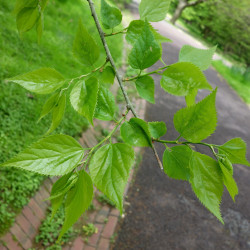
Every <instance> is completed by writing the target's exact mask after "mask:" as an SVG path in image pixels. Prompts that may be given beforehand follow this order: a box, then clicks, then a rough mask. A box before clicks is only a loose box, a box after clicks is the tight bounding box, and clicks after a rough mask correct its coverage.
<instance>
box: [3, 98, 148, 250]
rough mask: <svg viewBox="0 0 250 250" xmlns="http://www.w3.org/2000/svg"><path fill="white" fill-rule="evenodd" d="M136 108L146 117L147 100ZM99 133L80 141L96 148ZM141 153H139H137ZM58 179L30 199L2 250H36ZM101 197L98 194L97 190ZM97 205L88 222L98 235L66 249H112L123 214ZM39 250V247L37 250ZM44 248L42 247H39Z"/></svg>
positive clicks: (106, 125)
mask: <svg viewBox="0 0 250 250" xmlns="http://www.w3.org/2000/svg"><path fill="white" fill-rule="evenodd" d="M134 103H135V106H136V109H137V112H138V113H139V116H140V117H144V110H145V109H144V107H145V101H143V100H140V99H137V100H135V102H134ZM128 118H130V117H128ZM98 126H101V127H102V128H104V129H108V130H111V129H112V128H113V127H114V124H110V123H108V122H100V121H96V122H95V127H98ZM97 136H98V132H97V131H95V130H94V128H93V127H91V128H89V129H88V130H87V131H86V132H85V133H83V135H82V137H81V138H80V139H79V142H80V144H81V145H83V146H85V147H93V146H94V145H96V144H97V139H96V137H97ZM136 151H137V153H138V152H139V150H136ZM132 176H133V170H132V171H131V174H130V178H129V183H130V181H131V179H132ZM55 181H56V179H53V178H48V179H46V180H45V181H44V183H43V185H42V186H41V188H40V189H39V191H38V192H37V193H36V195H35V196H34V197H33V198H32V199H31V200H30V202H29V203H28V205H26V206H25V207H24V208H23V210H22V212H21V213H20V214H19V215H18V216H17V217H16V222H15V224H14V225H13V226H12V227H11V228H10V230H9V232H8V233H7V234H5V235H4V236H3V237H2V238H1V239H0V250H6V249H9V250H19V249H20V250H23V249H25V250H27V249H29V248H32V247H33V249H34V246H35V241H34V240H35V236H36V235H37V233H38V229H39V226H40V225H41V222H42V220H43V219H44V218H45V217H46V210H47V208H48V207H49V205H50V202H49V201H44V199H47V198H48V197H49V196H50V190H51V188H52V185H53V183H54V182H55ZM129 183H128V185H127V187H126V190H125V195H126V193H127V191H128V187H129ZM96 192H97V194H98V191H96ZM93 204H94V205H95V207H96V209H95V211H93V212H90V213H89V217H88V219H87V221H88V223H93V224H94V225H95V226H96V227H97V228H98V232H97V233H96V234H93V235H92V236H91V237H89V240H88V243H85V242H84V239H83V238H82V237H81V236H78V237H77V238H76V239H75V240H74V241H73V242H70V243H68V245H67V246H63V249H64V250H68V249H71V250H72V249H73V250H108V249H110V240H111V239H112V237H113V235H114V232H115V228H116V226H117V222H118V220H119V216H120V215H119V211H118V210H117V209H115V208H112V207H110V206H109V205H103V204H101V203H99V202H98V201H97V199H96V198H95V199H94V200H93ZM35 249H37V248H35ZM39 249H41V248H39Z"/></svg>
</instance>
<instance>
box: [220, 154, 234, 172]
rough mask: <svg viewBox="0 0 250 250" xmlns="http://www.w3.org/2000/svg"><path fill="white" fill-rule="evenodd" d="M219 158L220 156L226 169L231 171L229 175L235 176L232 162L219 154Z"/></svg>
mask: <svg viewBox="0 0 250 250" xmlns="http://www.w3.org/2000/svg"><path fill="white" fill-rule="evenodd" d="M217 156H219V161H220V163H221V164H223V165H224V167H225V168H227V170H228V171H229V173H230V174H231V175H233V173H234V170H233V165H232V163H231V162H230V160H229V159H228V158H227V157H226V156H225V155H218V154H217Z"/></svg>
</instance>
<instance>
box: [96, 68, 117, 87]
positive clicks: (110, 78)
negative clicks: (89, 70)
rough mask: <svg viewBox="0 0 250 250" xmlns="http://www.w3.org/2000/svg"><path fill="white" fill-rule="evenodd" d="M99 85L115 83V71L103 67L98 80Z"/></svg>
mask: <svg viewBox="0 0 250 250" xmlns="http://www.w3.org/2000/svg"><path fill="white" fill-rule="evenodd" d="M99 80H100V84H113V83H114V81H115V71H114V69H113V68H112V67H111V66H107V67H105V69H104V70H103V72H102V73H101V76H100V78H99Z"/></svg>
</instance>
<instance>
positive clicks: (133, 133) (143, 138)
mask: <svg viewBox="0 0 250 250" xmlns="http://www.w3.org/2000/svg"><path fill="white" fill-rule="evenodd" d="M120 131H121V136H122V139H123V140H124V141H125V142H126V143H128V144H130V145H132V146H135V147H152V141H151V135H150V132H149V129H148V124H147V122H145V121H143V120H141V119H139V118H131V119H130V120H129V122H124V123H123V124H122V126H121V129H120Z"/></svg>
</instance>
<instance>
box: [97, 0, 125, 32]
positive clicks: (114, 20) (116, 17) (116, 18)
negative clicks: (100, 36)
mask: <svg viewBox="0 0 250 250" xmlns="http://www.w3.org/2000/svg"><path fill="white" fill-rule="evenodd" d="M101 21H102V24H103V27H104V28H105V29H113V28H114V27H116V26H117V25H119V24H120V23H121V21H122V13H121V11H120V10H119V9H118V8H116V7H113V6H110V5H109V4H108V3H107V2H106V0H101Z"/></svg>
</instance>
